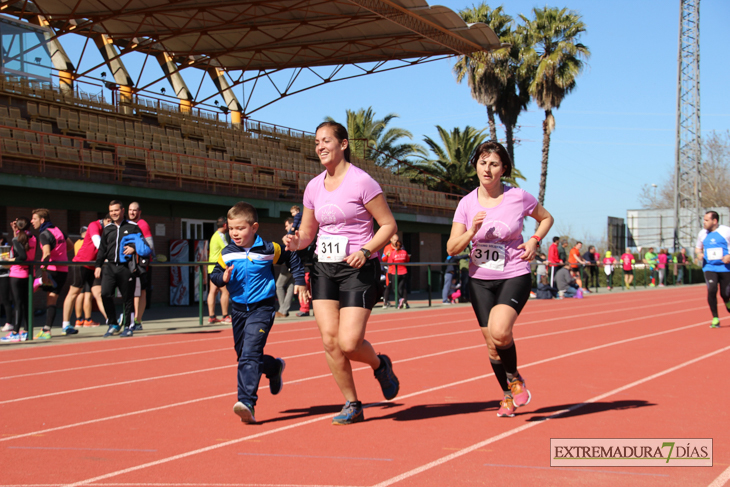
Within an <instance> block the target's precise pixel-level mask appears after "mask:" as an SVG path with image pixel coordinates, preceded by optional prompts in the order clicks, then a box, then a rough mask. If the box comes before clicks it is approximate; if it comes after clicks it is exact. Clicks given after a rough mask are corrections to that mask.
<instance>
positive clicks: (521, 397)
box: [509, 377, 532, 408]
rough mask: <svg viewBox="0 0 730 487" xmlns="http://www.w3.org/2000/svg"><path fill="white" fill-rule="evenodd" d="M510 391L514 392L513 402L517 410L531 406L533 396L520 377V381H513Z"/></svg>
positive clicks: (510, 384)
mask: <svg viewBox="0 0 730 487" xmlns="http://www.w3.org/2000/svg"><path fill="white" fill-rule="evenodd" d="M509 389H510V391H512V402H513V403H514V406H515V407H516V408H519V407H522V406H527V405H528V404H530V400H531V399H532V394H530V391H528V390H527V387H525V381H524V380H523V379H522V377H520V378H519V379H512V381H511V382H510V383H509Z"/></svg>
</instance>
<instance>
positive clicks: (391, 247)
mask: <svg viewBox="0 0 730 487" xmlns="http://www.w3.org/2000/svg"><path fill="white" fill-rule="evenodd" d="M398 241H400V237H399V236H398V234H397V233H394V234H393V235H392V236H391V237H390V242H388V244H387V245H386V246H385V247H383V262H384V263H385V262H388V259H389V258H390V254H392V253H393V252H395V243H396V242H398ZM390 267H392V266H387V265H386V266H384V270H385V289H384V292H383V308H387V307H389V306H390V303H389V302H388V301H389V298H390V289H391V284H390V280H389V279H390V275H391V274H395V270H391V269H390ZM396 304H398V303H396Z"/></svg>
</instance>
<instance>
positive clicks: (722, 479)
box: [708, 467, 730, 487]
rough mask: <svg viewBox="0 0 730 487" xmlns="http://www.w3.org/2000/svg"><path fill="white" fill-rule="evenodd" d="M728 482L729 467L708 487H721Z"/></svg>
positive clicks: (729, 478) (729, 475)
mask: <svg viewBox="0 0 730 487" xmlns="http://www.w3.org/2000/svg"><path fill="white" fill-rule="evenodd" d="M728 481H730V467H728V468H726V469H725V471H724V472H722V473H721V474H720V476H719V477H717V478H716V479H715V480H713V481H712V483H711V484H710V485H709V486H708V487H722V486H723V485H725V484H727V483H728Z"/></svg>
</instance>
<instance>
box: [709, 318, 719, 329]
mask: <svg viewBox="0 0 730 487" xmlns="http://www.w3.org/2000/svg"><path fill="white" fill-rule="evenodd" d="M710 328H720V318H712V323H711V324H710Z"/></svg>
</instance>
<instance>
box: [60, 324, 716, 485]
mask: <svg viewBox="0 0 730 487" xmlns="http://www.w3.org/2000/svg"><path fill="white" fill-rule="evenodd" d="M706 324H707V323H705V322H704V321H703V322H701V323H695V324H692V325H687V326H683V327H680V328H673V329H671V330H664V331H661V332H658V333H650V334H648V335H642V336H639V337H633V338H627V339H625V340H619V341H616V342H611V343H607V344H604V345H599V346H595V347H590V348H586V349H583V350H578V351H575V352H570V353H566V354H562V355H559V356H557V357H551V358H548V359H544V360H539V361H537V362H532V363H530V364H527V365H523V366H521V368H525V367H530V366H534V365H538V364H542V363H547V362H552V361H555V360H559V359H561V358H565V357H570V356H573V355H578V354H582V353H587V352H590V351H594V350H599V349H602V348H608V347H611V346H614V345H619V344H623V343H628V342H633V341H637V340H642V339H644V338H651V337H655V336H661V335H666V334H668V333H674V332H677V331H683V330H687V329H690V328H695V327H698V326H703V325H706ZM475 348H476V347H475ZM725 350H730V346H729V347H726V348H724V349H721V350H719V351H715V352H712V353H711V354H708V355H705V356H703V357H701V358H699V359H694V360H692V361H690V362H686V363H685V364H683V365H681V366H684V365H687V364H689V363H694V362H697V361H698V360H701V359H702V358H706V357H709V356H712V355H715V354H717V353H720V352H722V351H725ZM681 366H677V367H673V368H672V369H668V371H672V370H676V369H677V368H681ZM367 368H369V367H361V368H360V369H357V370H362V369H367ZM668 371H665V373H668ZM491 375H494V374H485V375H481V376H478V377H472V378H469V379H464V380H460V381H456V382H452V383H449V384H444V385H441V386H436V387H432V388H430V389H425V390H421V391H418V392H414V393H411V394H406V395H403V396H399V397H397V398H396V399H397V400H399V401H402V400H404V399H408V398H411V397H415V396H420V395H423V394H427V393H429V392H433V391H436V390H440V389H445V388H448V387H453V386H456V385H460V384H465V383H469V382H473V381H475V380H481V379H484V378H486V377H489V376H491ZM660 375H663V373H660V374H655V376H652V377H658V376H660ZM328 376H329V374H324V375H322V376H321V377H328ZM649 379H650V378H645V379H642V380H640V381H637V382H635V383H632V384H629V385H628V386H624V387H623V388H619V389H616V390H614V391H612V392H611V393H607V394H604V395H601V396H597V397H596V398H594V399H592V400H589V401H594V402H595V401H598V400H600V399H602V398H604V397H606V396H607V395H611V394H614V393H616V392H620V390H624V389H627V388H629V387H633V386H634V385H637V384H640V383H644V382H646V381H647V380H649ZM393 401H395V399H394V400H393ZM393 401H381V402H378V403H375V404H371V405H369V406H370V407H372V406H377V405H380V404H385V403H388V402H393ZM587 403H588V402H586V403H582V404H581V405H578V406H573V407H571V408H569V409H566V410H563V411H560V412H558V413H556V414H554V415H552V416H551V417H555V416H557V415H559V414H564V413H565V412H568V411H571V410H573V409H577V408H578V407H581V406H582V405H585V404H587ZM330 417H331V416H330V415H326V416H323V417H317V418H313V419H310V420H307V421H303V422H299V423H295V424H292V425H288V426H284V427H282V428H276V429H273V430H268V431H264V432H262V433H258V434H256V435H252V436H247V437H244V438H239V439H236V440H231V441H228V442H225V443H221V444H216V445H211V446H208V447H204V448H199V449H196V450H193V451H190V452H186V453H181V454H178V455H174V456H171V457H167V458H162V459H160V460H157V461H154V462H149V463H145V464H142V465H138V466H135V467H129V468H126V469H122V470H117V471H116V472H111V473H108V474H105V475H101V476H98V477H94V478H91V479H87V480H82V481H80V482H76V483H73V484H69V486H68V487H76V486H80V485H88V484H91V483H94V482H98V481H99V480H104V479H108V478H112V477H116V476H119V475H123V474H126V473H129V472H134V471H137V470H141V469H145V468H148V467H153V466H156V465H162V464H164V463H168V462H172V461H175V460H180V459H182V458H187V457H190V456H193V455H197V454H199V453H205V452H208V451H211V450H216V449H218V448H223V447H225V446H229V445H233V444H236V443H240V442H242V441H247V440H250V439H254V438H259V437H262V436H267V435H270V434H274V433H279V432H281V431H286V430H289V429H293V428H297V427H299V426H305V425H308V424H312V423H315V422H319V421H323V420H325V419H329V418H330ZM537 424H540V423H531V424H529V425H525V426H523V427H521V428H516V429H515V430H511V431H512V433H511V434H514V433H517V432H519V431H522V430H523V429H527V428H529V427H532V426H534V425H537ZM508 433H509V432H508ZM501 436H502V435H500V437H493V438H491V439H490V440H491V441H490V442H492V441H497V440H496V439H494V438H498V439H501ZM507 436H510V435H507ZM504 437H506V436H504ZM488 441H489V440H488ZM486 444H488V443H486ZM482 446H484V444H482V443H480V444H479V445H478V446H475V447H474V446H473V447H469V449H468V450H469V451H467V452H465V453H462V454H459V453H460V452H456V453H454V454H452V455H449V457H453V458H456V457H458V456H461V455H463V454H466V453H468V452H470V451H473V450H476V449H479V448H481V447H482ZM462 451H463V450H462ZM446 461H448V460H446ZM442 463H443V462H442ZM434 466H436V465H434ZM420 468H422V467H420ZM430 468H432V467H430ZM407 473H408V472H407ZM403 475H405V474H403ZM413 475H415V473H414V474H413Z"/></svg>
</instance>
